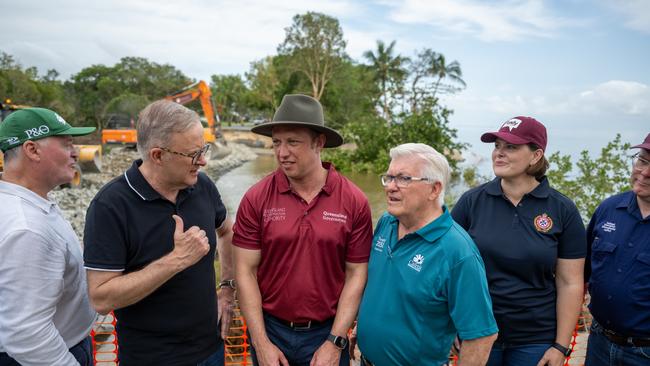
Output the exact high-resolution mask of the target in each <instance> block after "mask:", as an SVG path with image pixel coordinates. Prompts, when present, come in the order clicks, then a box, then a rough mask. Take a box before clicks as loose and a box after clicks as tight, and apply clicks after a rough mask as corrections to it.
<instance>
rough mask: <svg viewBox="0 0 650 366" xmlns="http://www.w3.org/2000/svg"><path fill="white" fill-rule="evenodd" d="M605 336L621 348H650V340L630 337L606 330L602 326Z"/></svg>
mask: <svg viewBox="0 0 650 366" xmlns="http://www.w3.org/2000/svg"><path fill="white" fill-rule="evenodd" d="M601 329H602V331H603V335H604V336H605V337H606V338H607V339H609V340H610V341H611V342H612V343H615V344H617V345H619V346H624V347H629V346H633V347H650V338H638V337H628V336H625V335H622V334H619V333H616V332H614V331H613V330H609V329H605V328H603V327H602V325H601Z"/></svg>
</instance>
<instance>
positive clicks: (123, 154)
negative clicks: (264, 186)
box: [52, 143, 257, 240]
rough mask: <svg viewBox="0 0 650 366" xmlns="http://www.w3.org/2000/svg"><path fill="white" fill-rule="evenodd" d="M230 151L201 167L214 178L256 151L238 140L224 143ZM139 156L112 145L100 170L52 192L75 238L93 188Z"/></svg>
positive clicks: (93, 194)
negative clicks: (72, 186) (73, 185)
mask: <svg viewBox="0 0 650 366" xmlns="http://www.w3.org/2000/svg"><path fill="white" fill-rule="evenodd" d="M228 146H229V147H230V148H231V153H230V154H229V155H228V156H226V157H224V158H222V159H219V160H210V161H209V162H208V165H207V166H206V167H205V168H204V169H203V171H204V172H205V173H206V174H208V176H210V178H212V180H214V181H215V182H216V181H217V179H219V177H221V176H222V175H223V174H225V173H226V172H228V171H229V170H231V169H234V168H236V167H238V166H240V165H241V164H243V163H245V162H246V161H249V160H253V159H255V158H256V156H257V155H256V154H255V153H254V152H253V151H252V150H251V149H250V148H248V147H246V146H244V145H241V144H234V143H231V144H228ZM138 157H139V155H138V153H137V152H136V151H135V150H134V149H128V148H123V147H118V148H113V149H111V150H110V152H108V153H106V154H104V156H103V158H102V172H101V173H87V174H84V175H83V176H82V183H81V186H80V187H78V188H63V189H57V190H55V191H53V192H52V197H53V198H54V200H55V201H56V202H58V204H59V207H60V208H61V210H62V211H63V215H64V216H65V217H66V219H68V221H70V223H71V224H72V228H73V229H74V230H75V232H76V233H77V235H78V236H79V239H80V240H82V238H83V230H84V223H85V218H86V210H87V209H88V205H89V204H90V201H92V199H93V197H95V194H97V191H99V189H100V188H101V187H102V186H103V185H104V184H106V183H108V182H109V181H110V180H111V179H113V178H115V177H117V176H119V175H121V174H123V173H124V172H125V171H126V170H127V169H128V168H129V167H130V166H131V164H133V160H135V159H137V158H138Z"/></svg>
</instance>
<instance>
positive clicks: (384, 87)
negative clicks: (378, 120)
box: [363, 40, 408, 121]
mask: <svg viewBox="0 0 650 366" xmlns="http://www.w3.org/2000/svg"><path fill="white" fill-rule="evenodd" d="M394 47H395V41H392V42H391V43H390V45H388V47H386V44H385V43H384V42H383V41H380V40H378V41H377V50H376V52H373V51H372V50H368V51H366V52H364V53H363V57H365V58H366V59H367V60H368V61H369V62H370V65H369V68H370V69H371V70H373V72H374V74H375V75H374V80H375V82H376V83H378V85H379V89H380V93H381V95H380V103H381V107H382V112H383V117H384V118H385V119H386V120H387V121H388V120H389V117H390V114H391V113H390V112H391V101H390V99H389V98H390V95H389V94H391V91H393V90H395V89H396V88H398V87H399V86H400V85H401V83H402V82H403V81H404V77H405V76H406V70H405V69H404V67H403V65H404V64H405V63H406V61H407V60H408V59H407V58H405V57H402V56H400V55H396V56H395V55H394V50H393V49H394Z"/></svg>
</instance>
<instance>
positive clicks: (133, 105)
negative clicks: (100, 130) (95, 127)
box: [102, 92, 151, 127]
mask: <svg viewBox="0 0 650 366" xmlns="http://www.w3.org/2000/svg"><path fill="white" fill-rule="evenodd" d="M149 103H151V100H149V99H148V98H147V97H145V96H143V95H138V94H133V93H130V92H126V93H122V94H120V95H119V96H117V97H115V98H113V99H111V100H110V101H109V102H108V104H107V105H106V110H105V111H104V113H103V115H104V116H108V115H111V114H122V115H126V116H129V117H130V118H131V119H133V120H137V119H138V114H139V113H140V111H141V110H142V109H144V107H146V106H147V104H149ZM102 122H103V123H102V127H104V126H105V123H106V122H107V120H106V119H105V120H104V121H102Z"/></svg>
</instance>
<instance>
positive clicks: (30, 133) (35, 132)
mask: <svg viewBox="0 0 650 366" xmlns="http://www.w3.org/2000/svg"><path fill="white" fill-rule="evenodd" d="M48 133H50V128H49V127H47V126H46V125H40V126H38V127H34V128H30V129H29V130H25V135H27V138H28V139H32V138H34V137H39V136H43V135H45V134H48Z"/></svg>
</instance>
